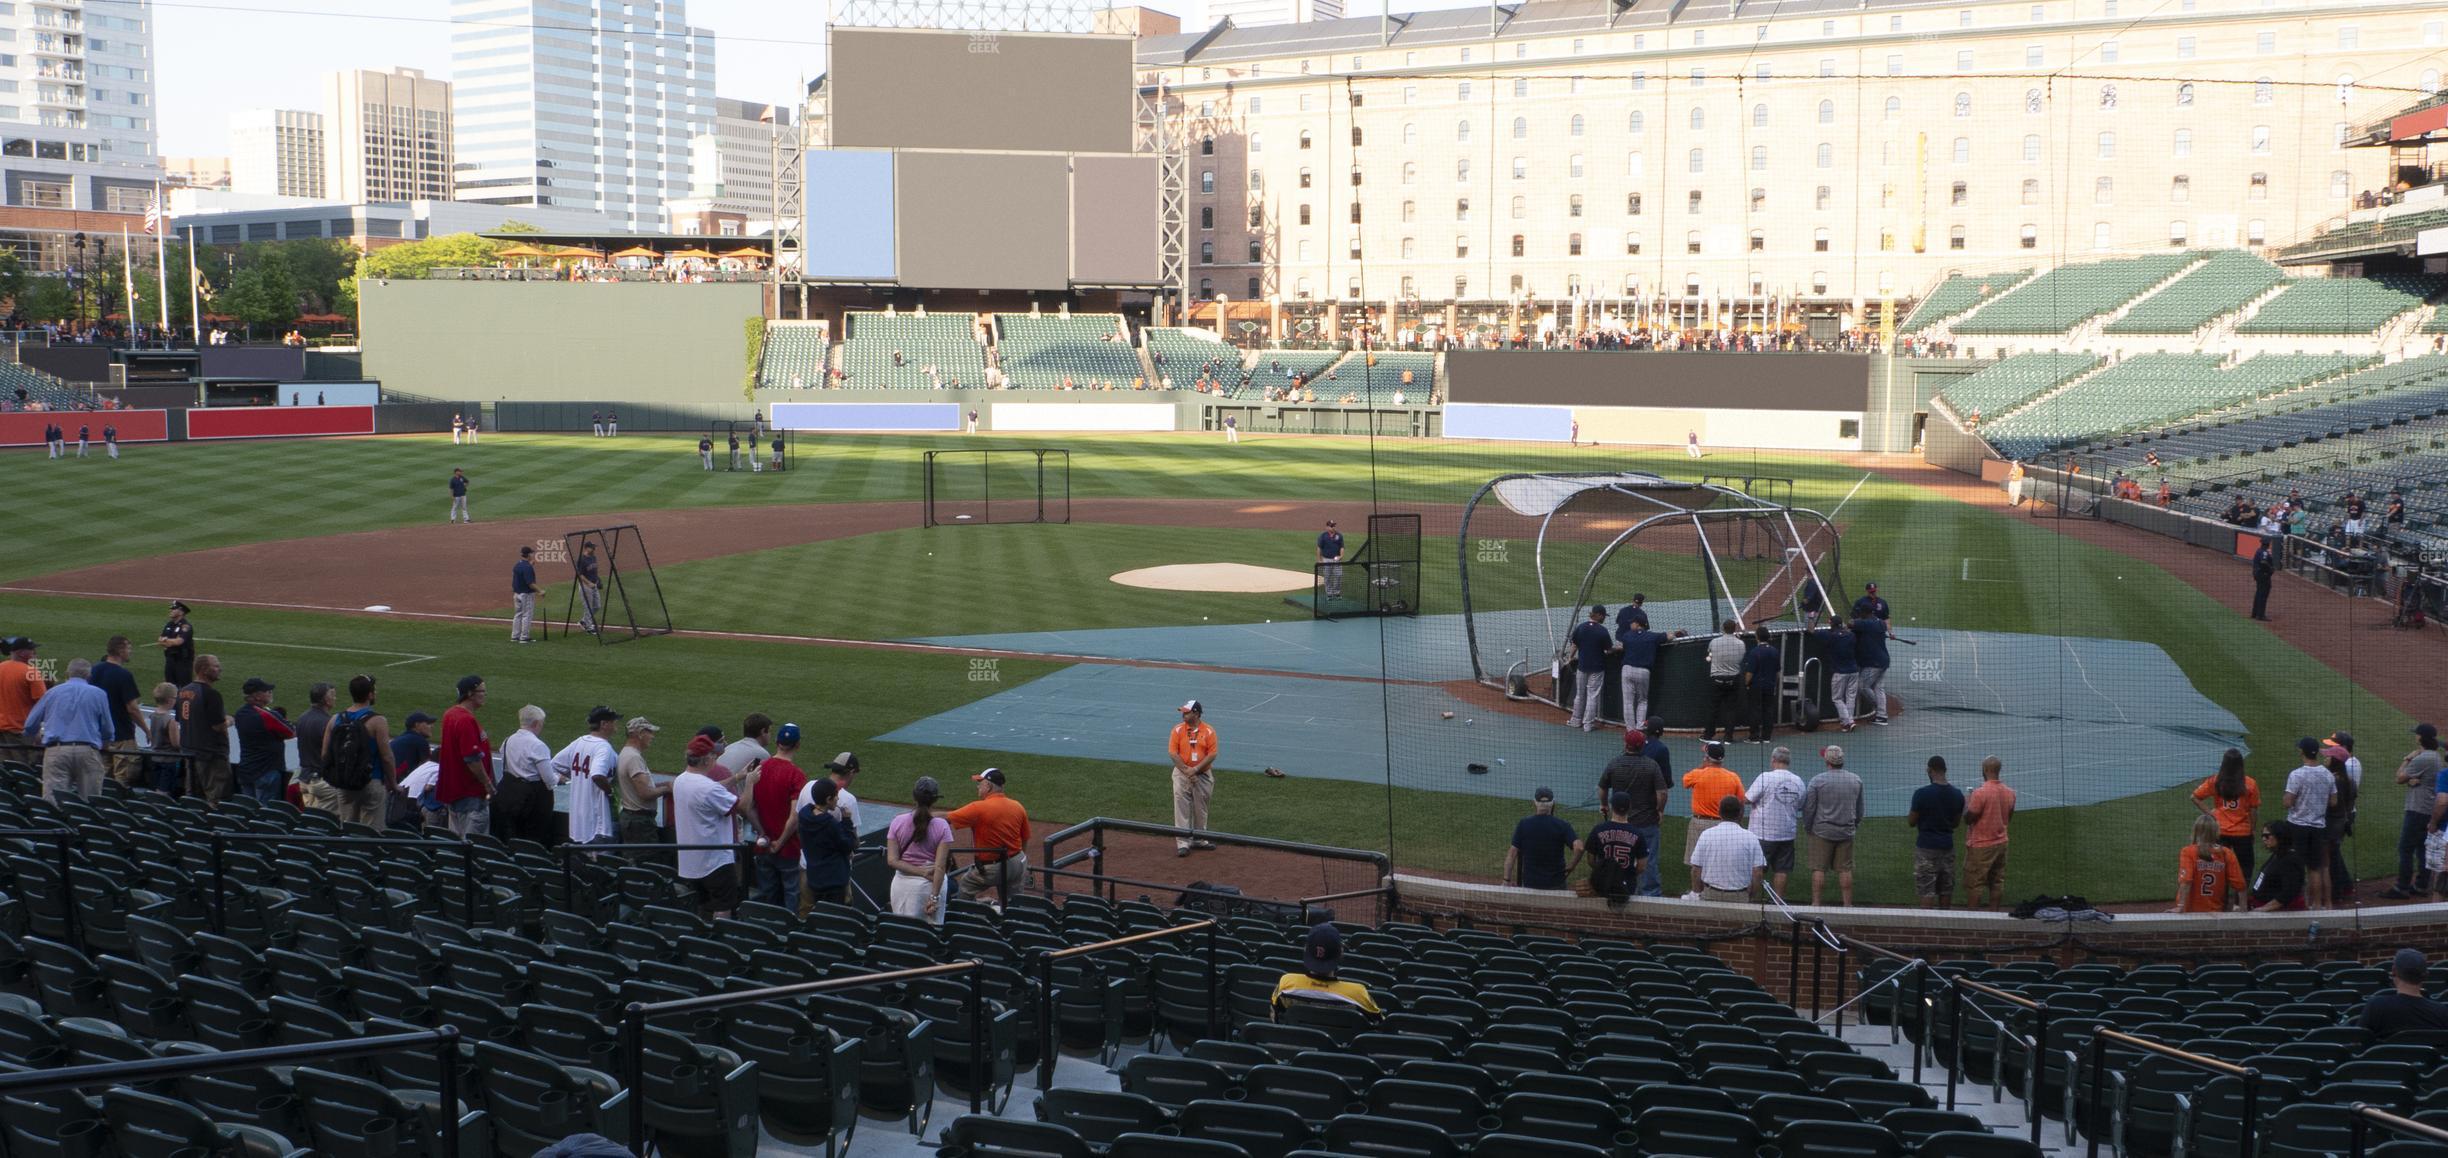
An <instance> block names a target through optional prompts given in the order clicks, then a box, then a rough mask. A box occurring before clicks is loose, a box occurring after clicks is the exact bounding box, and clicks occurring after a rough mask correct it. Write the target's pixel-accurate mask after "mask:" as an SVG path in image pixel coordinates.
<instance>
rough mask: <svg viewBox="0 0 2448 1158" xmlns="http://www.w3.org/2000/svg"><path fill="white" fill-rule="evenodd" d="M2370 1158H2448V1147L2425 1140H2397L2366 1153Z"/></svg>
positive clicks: (2383, 1143)
mask: <svg viewBox="0 0 2448 1158" xmlns="http://www.w3.org/2000/svg"><path fill="white" fill-rule="evenodd" d="M2366 1153H2367V1154H2369V1155H2370V1156H2371V1158H2448V1146H2443V1145H2441V1144H2440V1143H2437V1142H2433V1141H2429V1140H2427V1139H2415V1138H2397V1139H2393V1140H2391V1141H2387V1142H2382V1143H2380V1144H2379V1145H2376V1146H2373V1147H2372V1148H2371V1149H2370V1150H2368V1151H2366Z"/></svg>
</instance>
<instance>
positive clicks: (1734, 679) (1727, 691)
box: [1700, 619, 1750, 741]
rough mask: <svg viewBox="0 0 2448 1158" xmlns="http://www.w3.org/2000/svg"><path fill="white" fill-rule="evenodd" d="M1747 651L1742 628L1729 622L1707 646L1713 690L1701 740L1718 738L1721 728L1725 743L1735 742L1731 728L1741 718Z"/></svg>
mask: <svg viewBox="0 0 2448 1158" xmlns="http://www.w3.org/2000/svg"><path fill="white" fill-rule="evenodd" d="M1749 651H1750V649H1749V648H1747V647H1746V646H1744V643H1743V637H1742V625H1741V624H1739V623H1736V622H1734V621H1733V620H1731V619H1729V620H1726V621H1725V623H1724V624H1723V625H1721V626H1720V627H1719V628H1718V629H1717V638H1715V639H1712V640H1710V641H1709V645H1708V674H1709V684H1710V687H1711V689H1712V698H1711V699H1710V701H1709V717H1708V727H1706V728H1703V729H1701V731H1700V738H1701V739H1703V740H1713V739H1716V738H1717V729H1718V727H1719V726H1720V725H1723V726H1724V728H1725V733H1726V739H1727V740H1728V741H1731V740H1733V739H1734V726H1735V722H1736V721H1737V720H1740V719H1741V718H1742V717H1741V714H1740V713H1741V710H1742V709H1741V704H1742V668H1743V658H1744V657H1745V656H1746V655H1748V654H1749Z"/></svg>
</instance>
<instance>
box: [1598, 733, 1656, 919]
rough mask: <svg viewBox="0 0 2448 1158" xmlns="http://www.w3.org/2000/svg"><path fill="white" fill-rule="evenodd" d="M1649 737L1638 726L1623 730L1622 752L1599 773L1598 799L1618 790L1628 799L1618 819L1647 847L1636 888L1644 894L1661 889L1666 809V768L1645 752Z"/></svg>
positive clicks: (1654, 892)
mask: <svg viewBox="0 0 2448 1158" xmlns="http://www.w3.org/2000/svg"><path fill="white" fill-rule="evenodd" d="M1648 746H1649V738H1648V736H1647V735H1646V734H1644V733H1643V732H1642V731H1641V730H1640V729H1638V728H1630V729H1627V730H1625V732H1624V751H1623V755H1621V756H1617V757H1615V758H1614V759H1613V760H1610V761H1608V762H1607V766H1606V771H1604V772H1601V773H1599V774H1598V799H1600V800H1607V801H1611V800H1613V799H1614V798H1615V795H1616V794H1617V793H1624V794H1626V795H1627V796H1628V797H1629V799H1628V801H1627V803H1626V804H1625V806H1624V807H1623V808H1622V809H1621V810H1620V811H1621V812H1622V813H1623V815H1622V816H1621V817H1619V818H1618V819H1619V820H1621V821H1622V823H1624V824H1626V825H1629V826H1630V827H1631V829H1632V831H1634V832H1636V833H1639V834H1640V839H1641V845H1642V847H1643V848H1645V849H1647V850H1648V851H1647V852H1646V853H1645V854H1644V856H1645V857H1646V859H1645V860H1644V861H1643V862H1642V864H1641V872H1640V882H1639V883H1638V884H1637V885H1636V886H1635V887H1634V889H1633V891H1634V892H1636V893H1638V894H1640V895H1641V896H1644V897H1654V896H1657V895H1659V894H1660V892H1661V891H1662V889H1661V888H1660V886H1659V884H1658V866H1657V862H1658V858H1657V847H1658V826H1659V823H1660V818H1661V817H1662V816H1663V815H1664V814H1665V812H1666V791H1667V781H1666V770H1665V769H1663V768H1660V767H1658V763H1657V761H1655V760H1652V759H1650V758H1649V757H1647V756H1645V755H1642V753H1641V750H1642V749H1644V748H1646V747H1648Z"/></svg>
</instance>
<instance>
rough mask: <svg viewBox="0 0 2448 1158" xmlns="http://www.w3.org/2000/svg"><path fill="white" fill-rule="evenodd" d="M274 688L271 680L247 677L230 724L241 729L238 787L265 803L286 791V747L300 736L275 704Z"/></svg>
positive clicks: (240, 690) (241, 686)
mask: <svg viewBox="0 0 2448 1158" xmlns="http://www.w3.org/2000/svg"><path fill="white" fill-rule="evenodd" d="M272 690H273V689H272V681H270V680H267V679H260V678H257V677H254V676H249V677H247V681H246V682H245V683H243V684H240V685H239V686H238V694H239V695H240V696H241V697H242V702H241V703H240V704H239V706H238V711H237V712H236V713H234V714H233V715H232V716H231V719H230V726H231V727H232V729H233V730H235V731H236V732H237V733H238V785H239V788H240V789H241V790H243V791H244V792H245V793H246V794H247V795H249V796H252V797H254V798H255V799H257V800H260V801H263V802H264V803H266V804H270V803H272V802H273V801H275V800H279V799H281V798H282V797H283V796H285V795H286V794H287V790H288V786H289V785H288V780H289V761H288V759H287V757H286V747H287V744H288V742H289V741H290V740H294V739H296V738H297V732H296V731H295V730H293V729H291V728H290V727H289V721H288V720H286V719H284V718H282V716H281V714H280V711H279V709H277V708H274V707H273V706H272Z"/></svg>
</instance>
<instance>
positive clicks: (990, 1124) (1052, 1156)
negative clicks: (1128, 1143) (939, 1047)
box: [940, 1114, 1095, 1158]
mask: <svg viewBox="0 0 2448 1158" xmlns="http://www.w3.org/2000/svg"><path fill="white" fill-rule="evenodd" d="M956 1148H957V1149H956ZM940 1153H945V1154H952V1155H956V1156H958V1158H992V1156H999V1155H1010V1156H1012V1158H1095V1152H1094V1151H1092V1150H1090V1149H1089V1147H1088V1143H1087V1141H1086V1140H1085V1139H1082V1138H1081V1137H1080V1136H1079V1135H1077V1134H1074V1133H1072V1132H1071V1131H1070V1130H1068V1129H1065V1128H1063V1127H1061V1126H1056V1125H1052V1124H1050V1123H1046V1122H1024V1121H1020V1120H1017V1119H1010V1118H995V1117H989V1116H987V1115H984V1114H963V1115H961V1116H960V1117H958V1118H955V1119H953V1120H952V1124H951V1125H950V1126H947V1127H945V1128H944V1132H943V1149H942V1150H941V1151H940Z"/></svg>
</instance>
